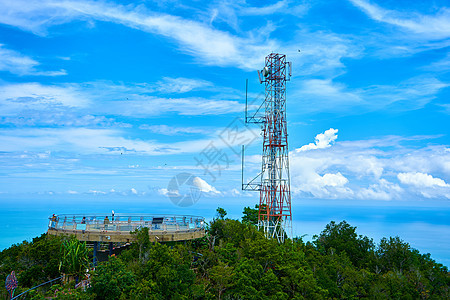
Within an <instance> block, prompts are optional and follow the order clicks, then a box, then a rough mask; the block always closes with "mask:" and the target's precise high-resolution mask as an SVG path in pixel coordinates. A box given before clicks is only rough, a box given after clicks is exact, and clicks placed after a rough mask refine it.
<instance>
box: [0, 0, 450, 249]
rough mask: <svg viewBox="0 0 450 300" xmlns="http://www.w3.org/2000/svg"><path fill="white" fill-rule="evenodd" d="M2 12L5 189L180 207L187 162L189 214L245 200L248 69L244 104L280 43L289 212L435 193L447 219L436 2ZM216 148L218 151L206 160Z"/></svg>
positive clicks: (446, 69) (442, 11)
mask: <svg viewBox="0 0 450 300" xmlns="http://www.w3.org/2000/svg"><path fill="white" fill-rule="evenodd" d="M0 12H1V13H0V164H1V170H0V200H1V199H3V201H6V199H8V201H9V200H10V199H39V200H37V201H38V202H39V203H47V202H46V201H50V200H52V199H63V200H62V201H67V200H66V199H78V200H79V201H90V202H91V203H98V202H101V201H106V200H105V197H111V198H114V199H118V200H115V201H119V202H120V201H122V202H121V203H122V205H123V206H124V207H127V206H129V207H130V206H133V204H130V203H131V201H138V202H139V203H143V202H145V201H159V202H158V203H160V204H161V205H160V206H161V207H166V206H167V207H174V205H173V204H172V203H171V202H170V201H169V200H168V199H167V197H166V196H165V194H167V186H168V184H169V181H170V180H171V178H172V177H173V176H175V175H177V174H179V173H182V172H187V173H190V174H194V176H195V177H196V178H197V179H196V180H195V182H194V183H195V185H196V186H197V187H198V188H199V189H200V190H202V192H203V194H202V198H201V199H200V200H199V201H198V202H197V203H196V204H195V205H193V206H191V210H192V211H194V212H195V211H196V210H199V209H200V207H201V206H202V205H203V206H206V205H207V204H211V203H214V205H216V204H217V205H221V206H224V207H227V205H229V204H230V203H235V204H236V205H237V206H239V209H241V208H242V206H244V205H253V204H256V202H257V201H258V196H257V195H255V194H254V193H248V192H242V191H241V190H240V185H241V173H240V156H239V151H240V144H242V143H245V144H246V145H247V146H248V147H247V149H248V150H247V152H246V154H247V158H246V170H245V177H246V179H251V178H252V176H253V175H256V174H257V173H258V169H260V156H259V152H260V149H261V139H260V138H259V131H258V130H259V128H258V127H253V126H250V127H245V126H244V125H243V124H242V123H241V122H240V120H241V119H242V117H243V109H244V103H245V80H246V79H247V78H248V80H249V101H250V102H251V103H252V105H251V108H254V107H255V105H257V103H258V101H260V100H261V93H262V92H263V86H262V85H260V84H259V82H258V77H257V73H256V70H258V69H261V68H262V67H263V63H264V57H265V56H266V55H267V54H269V53H270V52H272V51H273V52H279V53H283V54H286V55H287V58H288V60H289V61H292V63H293V76H292V80H291V82H289V83H288V85H287V108H288V112H287V118H288V130H289V143H290V145H289V150H290V163H291V169H290V172H291V190H292V203H293V205H294V207H296V209H299V210H300V209H301V206H302V205H306V206H308V207H309V206H314V205H316V203H317V207H321V205H323V206H325V205H326V206H335V207H341V206H347V207H351V208H352V211H355V208H358V207H361V208H363V207H366V206H367V205H371V206H374V207H375V206H378V207H434V208H436V211H438V210H442V211H444V213H445V214H446V215H447V216H448V210H449V201H450V146H449V145H450V136H449V134H450V131H449V119H450V101H449V96H450V51H449V49H450V6H449V4H448V2H447V1H381V0H377V1H365V0H349V1H279V2H271V3H261V2H260V1H207V2H201V1H192V2H188V1H165V2H164V1H116V2H114V1H96V2H94V1H84V0H79V1H47V0H41V1H21V0H16V1H3V0H0ZM299 50H300V51H299ZM240 118H241V119H240ZM234 128H239V132H240V133H239V134H240V136H241V139H240V140H239V139H232V138H231V137H230V134H231V133H232V131H233V130H234ZM212 149H213V150H214V151H216V152H215V153H216V154H217V155H219V153H220V158H221V160H220V161H217V160H216V161H214V163H211V164H210V165H208V166H206V167H202V165H201V164H199V163H198V162H199V161H203V162H204V163H205V160H204V159H206V154H207V153H208V150H212ZM202 159H203V160H202ZM203 166H204V165H203ZM49 199H50V200H49ZM130 199H132V200H130ZM155 199H156V200H155ZM40 201H41V202H40ZM323 203H326V204H323ZM107 209H109V207H108V208H107ZM231 210H233V209H231ZM362 211H364V212H365V213H367V210H364V209H362V210H361V212H362ZM236 214H238V210H237V209H236ZM354 215H358V211H357V210H356V212H355V213H354ZM400 215H402V214H400ZM343 217H344V218H345V216H343ZM294 219H296V217H295V216H294ZM330 219H331V217H330ZM433 219H434V217H433V216H431V217H430V219H428V220H422V219H421V220H416V219H414V218H412V219H409V220H406V219H405V224H409V223H411V224H412V223H414V224H415V225H414V226H416V225H417V224H422V223H423V224H428V225H429V224H431V225H433ZM444 219H445V218H444ZM440 220H442V219H440ZM427 222H428V223H427ZM440 222H441V224H439V226H443V227H440V228H441V229H440V231H439V232H440V233H442V234H444V235H446V237H447V238H449V228H450V224H449V222H448V221H446V222H442V221H440ZM442 223H443V224H442ZM428 225H427V226H428ZM383 226H384V225H383ZM424 226H425V225H424ZM383 228H384V227H383ZM411 228H415V227H411ZM427 228H428V227H427ZM304 230H306V229H303V228H297V229H295V228H294V231H295V232H297V233H298V234H301V233H303V232H304ZM319 230H320V229H319ZM414 230H415V229H414ZM368 231H370V230H368ZM424 232H426V231H424ZM316 233H317V232H316ZM379 233H380V234H385V233H386V234H391V232H386V231H384V229H380V232H379ZM424 234H426V233H424ZM442 234H440V235H441V236H442ZM447 254H448V253H447ZM447 254H445V255H447ZM442 256H444V255H442Z"/></svg>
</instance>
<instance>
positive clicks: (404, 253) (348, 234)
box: [0, 207, 450, 299]
mask: <svg viewBox="0 0 450 300" xmlns="http://www.w3.org/2000/svg"><path fill="white" fill-rule="evenodd" d="M255 215H256V216H257V213H256V212H255V209H251V208H248V207H247V208H245V209H244V217H243V218H242V219H243V222H240V221H237V220H231V219H225V216H226V212H225V211H224V210H218V214H217V216H218V219H215V220H213V221H212V222H211V224H210V227H209V229H208V234H207V236H205V237H204V238H202V239H199V240H194V241H189V242H186V243H180V244H173V245H164V244H158V243H156V244H153V243H149V242H148V239H146V238H145V236H146V234H147V233H146V232H145V231H142V232H136V234H137V242H136V243H134V244H133V245H132V246H131V248H130V249H129V250H126V251H124V252H122V253H121V254H120V255H119V256H118V257H115V256H113V257H110V259H109V260H108V261H107V262H104V263H101V264H100V265H99V266H98V267H97V269H96V270H95V272H94V273H93V275H92V282H91V283H92V288H90V289H88V290H87V291H86V292H83V293H82V292H80V291H73V290H72V291H68V290H67V287H65V288H63V287H60V286H58V287H59V290H55V287H53V288H52V289H51V290H50V291H47V292H46V293H47V294H46V295H49V293H50V294H51V295H56V296H57V297H58V298H61V299H83V297H84V298H85V299H88V298H95V299H217V298H218V299H261V298H264V299H266V298H267V299H335V298H340V299H352V298H371V299H449V298H450V291H449V287H450V276H449V273H448V269H447V267H445V266H443V265H441V264H439V263H436V262H435V261H434V260H433V259H431V257H430V255H429V254H425V255H423V254H420V253H419V252H418V251H417V250H415V249H412V248H411V247H410V245H409V244H408V243H406V242H404V241H402V240H401V239H400V238H398V237H391V238H383V239H382V240H381V241H380V243H379V244H378V245H376V244H375V243H374V242H373V240H372V239H370V238H368V237H366V236H361V235H358V234H357V233H356V228H355V227H353V226H351V225H350V224H348V223H347V222H345V221H343V222H340V223H335V222H331V223H330V224H328V225H327V226H326V228H325V229H324V230H323V231H322V232H321V233H320V234H319V235H317V236H315V237H314V238H313V242H306V243H305V242H303V241H302V239H300V238H296V239H294V240H288V241H287V242H285V243H284V244H278V243H277V242H276V241H274V240H269V239H266V238H265V237H264V236H263V235H262V233H261V232H259V231H258V230H257V228H256V226H255V225H254V224H255V223H256V221H257V219H255ZM144 230H145V229H144ZM62 242H63V241H62V240H61V239H59V238H50V237H47V238H46V237H45V235H43V236H41V237H39V238H36V239H34V240H33V242H32V243H27V242H24V243H22V244H20V245H14V246H12V247H11V248H9V249H6V250H4V251H2V252H1V253H0V280H4V279H5V278H6V276H7V274H9V273H10V272H11V270H15V271H16V272H17V274H18V279H19V286H21V287H22V288H25V287H30V286H33V285H35V284H38V283H41V282H44V281H46V280H48V279H50V278H54V277H57V276H58V275H59V273H58V264H59V262H60V260H61V253H60V251H59V249H60V245H61V243H62ZM2 288H3V289H4V287H2ZM61 289H65V290H61ZM44 292H45V291H41V294H43V293H44ZM83 294H84V296H83ZM33 295H34V296H33V297H36V298H37V299H38V298H39V297H42V295H39V293H35V294H33Z"/></svg>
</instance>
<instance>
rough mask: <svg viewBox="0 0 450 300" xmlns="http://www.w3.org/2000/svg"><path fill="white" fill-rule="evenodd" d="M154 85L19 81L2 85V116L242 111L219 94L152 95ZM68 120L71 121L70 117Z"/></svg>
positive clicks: (207, 113)
mask: <svg viewBox="0 0 450 300" xmlns="http://www.w3.org/2000/svg"><path fill="white" fill-rule="evenodd" d="M153 91H154V88H153V87H148V86H146V85H141V84H129V85H124V84H114V83H109V82H89V83H81V84H60V85H42V84H40V83H19V84H11V83H9V84H3V85H0V103H1V104H2V105H1V106H0V115H2V116H10V115H16V114H17V113H18V112H21V111H30V110H33V111H36V110H48V109H52V111H54V110H55V109H58V108H61V107H68V108H76V109H85V108H87V107H89V111H95V112H96V114H109V115H111V114H112V115H122V116H133V117H135V118H142V117H147V116H153V115H160V114H167V113H178V114H180V115H218V114H228V113H233V112H241V111H242V104H240V103H239V102H238V101H234V100H222V99H220V98H217V97H214V96H213V97H211V98H210V99H208V98H200V97H187V98H162V97H156V96H152V95H149V93H152V92H153ZM66 121H67V120H66Z"/></svg>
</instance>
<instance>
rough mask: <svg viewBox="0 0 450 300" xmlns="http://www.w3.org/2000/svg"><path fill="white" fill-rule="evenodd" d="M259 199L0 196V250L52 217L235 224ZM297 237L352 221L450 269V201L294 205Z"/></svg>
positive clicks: (37, 233)
mask: <svg viewBox="0 0 450 300" xmlns="http://www.w3.org/2000/svg"><path fill="white" fill-rule="evenodd" d="M258 200H259V199H257V198H256V197H241V198H239V197H230V198H227V197H207V196H202V197H200V198H199V199H198V201H196V202H195V203H193V204H192V205H191V206H187V207H180V206H177V205H176V203H174V202H172V201H171V199H169V198H167V197H164V196H160V197H155V196H148V197H144V196H138V195H136V196H126V197H125V196H116V197H114V196H111V195H92V196H89V197H86V196H85V195H83V196H81V195H71V196H66V195H64V196H62V195H36V196H33V197H30V196H29V195H24V196H17V195H15V196H14V197H8V195H5V194H3V195H0V204H1V209H0V220H1V222H0V250H3V249H5V248H8V247H10V246H11V245H13V244H16V243H21V242H22V241H24V240H26V241H31V240H32V239H33V238H34V237H37V236H40V235H41V234H42V233H45V232H46V231H47V228H48V223H49V217H50V216H51V215H52V214H85V215H89V216H90V215H97V216H101V217H104V216H106V215H111V212H112V210H114V211H115V214H116V215H130V214H133V215H136V214H145V215H148V214H163V215H168V216H170V215H196V216H203V217H205V219H206V220H207V221H211V220H212V219H213V218H215V217H217V216H216V209H217V207H222V208H224V209H225V210H226V211H227V213H228V215H227V217H229V218H232V219H239V218H240V217H242V211H243V208H244V207H245V206H249V207H254V206H255V204H257V203H258ZM292 215H293V235H294V236H298V237H300V236H301V237H302V238H303V240H304V241H312V240H313V239H314V235H318V234H320V232H321V231H322V230H323V229H324V228H325V226H326V225H327V224H328V223H329V222H330V221H335V222H340V221H343V220H345V221H347V222H348V223H349V224H350V225H352V226H356V228H357V229H356V230H357V233H358V234H359V235H365V236H368V237H370V238H373V240H374V242H375V243H379V241H380V239H381V238H383V237H390V236H392V237H394V236H399V237H400V238H401V239H402V240H403V241H405V242H407V243H409V244H410V245H411V247H412V248H415V249H418V250H419V251H420V252H421V253H430V254H431V257H432V258H433V259H434V260H436V261H437V262H438V263H441V264H443V265H445V266H447V267H449V266H450V205H449V202H448V201H441V202H439V201H438V202H433V203H432V204H430V203H427V202H412V203H411V202H398V201H397V202H389V201H364V202H362V201H338V200H317V199H292Z"/></svg>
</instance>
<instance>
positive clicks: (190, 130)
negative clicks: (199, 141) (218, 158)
mask: <svg viewBox="0 0 450 300" xmlns="http://www.w3.org/2000/svg"><path fill="white" fill-rule="evenodd" d="M139 129H144V130H149V131H151V132H154V133H158V134H163V135H179V134H186V133H187V134H208V133H210V132H211V130H207V129H204V128H199V127H176V126H168V125H145V124H144V125H141V126H139Z"/></svg>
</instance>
